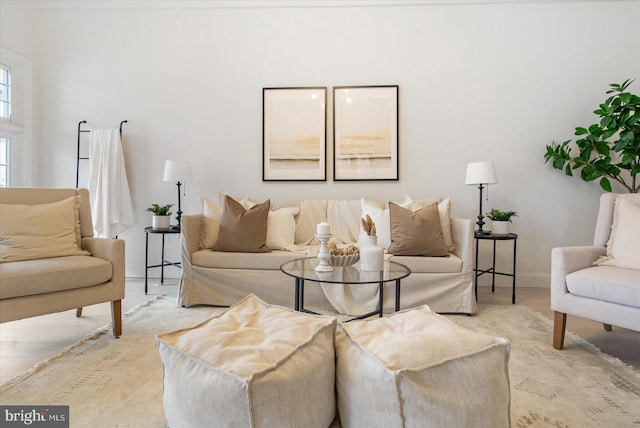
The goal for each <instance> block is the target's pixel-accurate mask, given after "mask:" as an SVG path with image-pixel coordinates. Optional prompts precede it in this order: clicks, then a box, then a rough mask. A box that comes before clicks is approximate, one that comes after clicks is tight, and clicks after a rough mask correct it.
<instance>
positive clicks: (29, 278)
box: [0, 256, 113, 299]
mask: <svg viewBox="0 0 640 428" xmlns="http://www.w3.org/2000/svg"><path fill="white" fill-rule="evenodd" d="M112 272H113V271H112V266H111V263H110V262H108V261H107V260H103V259H100V258H97V257H89V256H67V257H55V258H50V259H38V260H24V261H19V262H14V263H3V264H0V276H1V277H2V287H0V299H9V298H12V297H20V296H31V295H35V294H45V293H51V292H54V291H62V290H71V289H75V288H82V287H90V286H93V285H98V284H102V283H105V282H107V281H109V280H110V279H111V276H112Z"/></svg>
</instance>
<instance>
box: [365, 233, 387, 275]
mask: <svg viewBox="0 0 640 428" xmlns="http://www.w3.org/2000/svg"><path fill="white" fill-rule="evenodd" d="M360 269H362V270H363V271H366V272H380V271H381V270H383V269H384V249H383V248H382V247H379V246H378V237H377V236H370V235H367V236H363V237H362V240H361V246H360Z"/></svg>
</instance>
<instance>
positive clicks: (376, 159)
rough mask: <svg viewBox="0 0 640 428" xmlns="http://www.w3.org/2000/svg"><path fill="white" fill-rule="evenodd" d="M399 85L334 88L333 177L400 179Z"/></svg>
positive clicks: (335, 178)
mask: <svg viewBox="0 0 640 428" xmlns="http://www.w3.org/2000/svg"><path fill="white" fill-rule="evenodd" d="M398 169H399V161H398V86H397V85H392V86H336V87H334V88H333V179H334V180H335V181H348V180H398Z"/></svg>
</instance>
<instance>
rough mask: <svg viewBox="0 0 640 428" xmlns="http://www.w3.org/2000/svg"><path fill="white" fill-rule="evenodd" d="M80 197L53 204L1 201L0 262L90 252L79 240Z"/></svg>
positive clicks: (77, 254)
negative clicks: (81, 247) (77, 235)
mask: <svg viewBox="0 0 640 428" xmlns="http://www.w3.org/2000/svg"><path fill="white" fill-rule="evenodd" d="M79 209H80V196H72V197H70V198H67V199H64V200H62V201H58V202H53V203H50V204H39V205H22V204H0V263H4V262H15V261H20V260H35V259H44V258H49V257H62V256H82V255H90V254H91V253H89V252H88V251H84V250H82V249H80V247H79V246H78V243H77V237H76V233H77V226H78V220H77V219H78V217H79V212H78V211H79Z"/></svg>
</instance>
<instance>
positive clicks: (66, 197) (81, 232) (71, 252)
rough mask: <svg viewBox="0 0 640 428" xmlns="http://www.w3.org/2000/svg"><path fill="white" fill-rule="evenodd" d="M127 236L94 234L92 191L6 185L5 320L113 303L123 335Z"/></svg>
mask: <svg viewBox="0 0 640 428" xmlns="http://www.w3.org/2000/svg"><path fill="white" fill-rule="evenodd" d="M124 278H125V271H124V241H122V240H120V239H103V238H94V237H93V225H92V221H91V209H90V207H89V192H88V191H87V190H86V189H42V188H18V187H14V188H0V322H6V321H13V320H18V319H22V318H28V317H33V316H38V315H44V314H49V313H54V312H61V311H66V310H69V309H78V311H77V315H78V316H79V315H80V314H81V308H82V307H83V306H89V305H93V304H96V303H103V302H111V314H112V319H113V335H114V336H116V337H118V336H120V335H121V334H122V316H121V314H122V309H121V301H122V299H123V298H124V284H125V280H124Z"/></svg>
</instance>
